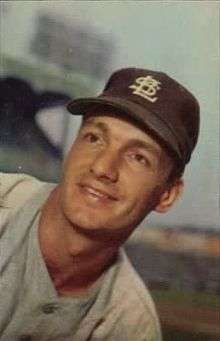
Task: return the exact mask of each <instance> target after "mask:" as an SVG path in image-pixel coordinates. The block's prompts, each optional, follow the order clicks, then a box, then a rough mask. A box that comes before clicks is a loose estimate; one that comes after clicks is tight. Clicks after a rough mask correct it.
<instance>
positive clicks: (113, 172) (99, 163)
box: [90, 149, 119, 182]
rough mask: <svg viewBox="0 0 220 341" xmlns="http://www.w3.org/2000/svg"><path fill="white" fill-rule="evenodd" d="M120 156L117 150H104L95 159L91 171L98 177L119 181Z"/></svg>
mask: <svg viewBox="0 0 220 341" xmlns="http://www.w3.org/2000/svg"><path fill="white" fill-rule="evenodd" d="M118 163H119V157H118V155H117V152H116V151H110V150H109V149H107V150H104V151H102V152H101V153H100V154H99V155H97V156H96V158H95V160H94V161H93V163H92V165H91V168H90V171H91V172H92V173H93V174H94V175H95V176H96V178H97V179H103V180H107V181H110V182H117V180H118V176H119V170H118V166H119V164H118Z"/></svg>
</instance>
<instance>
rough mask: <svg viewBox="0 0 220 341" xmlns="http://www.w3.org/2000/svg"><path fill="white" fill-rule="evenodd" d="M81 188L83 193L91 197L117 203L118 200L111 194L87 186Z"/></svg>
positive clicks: (83, 185) (81, 185) (82, 185)
mask: <svg viewBox="0 0 220 341" xmlns="http://www.w3.org/2000/svg"><path fill="white" fill-rule="evenodd" d="M80 187H81V188H82V190H83V192H85V193H87V194H89V195H90V196H91V197H93V198H96V199H100V200H114V201H116V200H117V198H116V197H115V196H114V195H112V194H111V193H109V192H107V191H105V190H103V189H100V188H96V187H93V186H90V185H87V184H80Z"/></svg>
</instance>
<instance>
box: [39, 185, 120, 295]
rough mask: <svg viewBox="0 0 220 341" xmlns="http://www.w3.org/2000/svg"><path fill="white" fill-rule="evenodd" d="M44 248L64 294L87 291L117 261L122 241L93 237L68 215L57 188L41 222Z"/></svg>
mask: <svg viewBox="0 0 220 341" xmlns="http://www.w3.org/2000/svg"><path fill="white" fill-rule="evenodd" d="M39 240H40V247H41V252H42V255H43V258H44V261H45V264H46V266H47V269H48V272H49V274H50V276H51V279H52V281H53V283H54V286H55V288H56V290H57V292H58V293H59V294H60V295H67V296H68V295H74V294H80V293H85V292H86V291H87V290H88V289H89V288H90V287H91V286H92V285H93V284H94V283H95V282H96V280H97V279H98V278H99V277H100V276H101V275H102V273H103V272H104V271H105V270H106V269H107V268H108V267H109V266H110V265H111V264H112V263H113V262H114V261H115V259H116V257H117V251H118V247H119V245H110V246H109V244H108V243H107V242H106V243H105V242H103V241H102V242H100V241H99V240H97V241H96V240H94V238H92V239H91V238H89V237H88V236H87V235H85V234H83V233H81V232H79V230H78V229H76V228H74V226H73V225H72V224H71V223H70V222H69V221H68V220H67V219H66V218H65V216H64V215H63V213H62V209H61V207H60V203H59V191H58V188H56V189H55V190H54V191H53V192H52V193H51V195H50V196H49V199H48V200H47V202H46V203H45V205H44V207H43V210H42V214H41V219H40V224H39Z"/></svg>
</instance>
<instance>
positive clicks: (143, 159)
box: [135, 154, 147, 164]
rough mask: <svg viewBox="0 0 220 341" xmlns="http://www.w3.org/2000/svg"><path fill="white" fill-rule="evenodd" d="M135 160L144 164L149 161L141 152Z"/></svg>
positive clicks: (136, 155)
mask: <svg viewBox="0 0 220 341" xmlns="http://www.w3.org/2000/svg"><path fill="white" fill-rule="evenodd" d="M135 160H136V161H138V162H140V163H143V164H146V163H147V160H146V158H145V157H144V156H143V155H141V154H135Z"/></svg>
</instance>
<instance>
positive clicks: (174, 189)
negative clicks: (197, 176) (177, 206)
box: [154, 179, 184, 213]
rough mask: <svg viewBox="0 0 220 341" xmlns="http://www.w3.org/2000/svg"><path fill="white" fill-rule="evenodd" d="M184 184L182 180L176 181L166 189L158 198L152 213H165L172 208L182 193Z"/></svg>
mask: <svg viewBox="0 0 220 341" xmlns="http://www.w3.org/2000/svg"><path fill="white" fill-rule="evenodd" d="M183 188H184V182H183V179H177V180H176V181H175V182H174V183H173V184H172V185H171V186H170V187H169V188H167V189H166V190H165V191H164V192H163V193H162V194H161V196H160V198H159V201H158V203H157V205H156V206H155V208H154V211H156V212H158V213H165V212H167V211H169V209H170V208H171V207H172V206H173V204H174V202H175V201H176V200H177V199H178V198H179V197H180V196H181V194H182V193H183Z"/></svg>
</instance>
